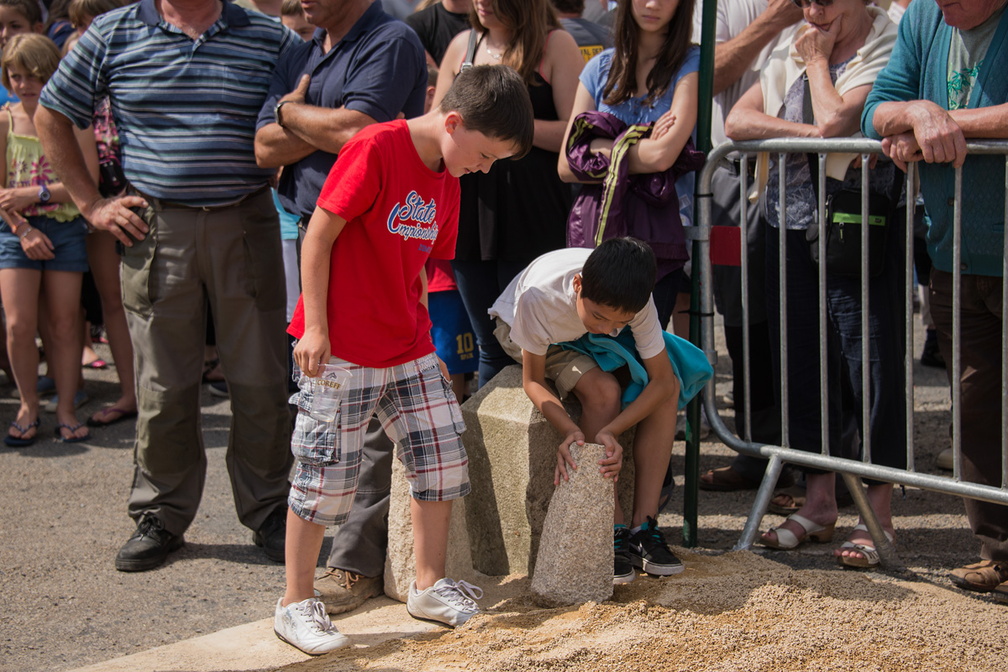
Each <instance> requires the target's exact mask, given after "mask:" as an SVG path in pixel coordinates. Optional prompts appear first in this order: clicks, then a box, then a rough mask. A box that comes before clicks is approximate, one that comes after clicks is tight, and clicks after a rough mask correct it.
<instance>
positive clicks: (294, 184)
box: [255, 0, 427, 614]
mask: <svg viewBox="0 0 1008 672" xmlns="http://www.w3.org/2000/svg"><path fill="white" fill-rule="evenodd" d="M305 17H306V18H307V19H308V21H309V22H310V23H312V24H314V25H315V26H317V27H318V28H319V29H318V30H317V31H316V32H315V36H314V38H313V39H312V40H311V41H310V42H306V43H304V45H302V46H300V47H298V48H297V49H296V50H294V51H292V52H290V53H289V54H286V55H284V56H283V57H282V58H281V59H280V62H279V63H278V64H277V69H276V71H275V72H274V75H273V80H272V82H271V84H270V92H269V96H268V97H267V99H266V102H265V104H264V105H263V107H262V110H261V112H260V114H259V122H258V131H257V132H256V137H255V148H256V158H257V160H258V162H259V165H260V166H266V167H270V168H276V167H280V166H284V168H283V173H282V175H281V178H280V187H279V192H280V200H281V203H283V205H284V207H285V208H286V209H287V210H288V211H290V212H293V213H295V214H298V215H300V216H301V217H302V222H303V223H304V224H305V225H307V222H308V220H309V219H310V217H311V214H312V212H314V210H315V202H316V201H317V200H318V196H319V192H321V190H322V184H323V183H324V182H325V179H326V177H327V176H328V174H329V170H330V168H332V165H333V163H335V161H336V156H337V154H338V153H339V151H340V149H342V147H343V144H344V143H345V142H346V141H347V140H349V139H350V138H351V137H352V136H353V135H354V133H356V132H357V131H358V130H360V129H361V128H363V127H364V126H367V125H368V124H373V123H376V122H385V121H391V120H392V119H395V118H396V117H398V116H399V115H400V114H403V115H404V116H406V117H407V118H409V117H414V116H417V115H419V114H422V113H423V106H424V98H425V95H426V90H427V66H426V60H425V55H424V49H423V46H422V45H421V44H420V40H419V38H417V36H416V34H415V33H414V32H413V31H412V30H411V29H410V28H409V27H407V26H406V25H405V24H404V23H402V22H400V21H396V20H394V19H392V18H391V17H390V16H388V15H387V14H386V13H385V12H384V11H382V6H381V3H379V2H372V0H317V1H316V2H314V3H312V4H310V5H308V6H306V7H305ZM393 452H394V451H393V450H392V447H391V446H390V445H389V439H388V438H387V437H386V436H385V432H384V431H383V430H382V428H381V424H380V423H379V422H378V421H377V420H373V421H372V422H371V425H370V426H369V427H368V434H367V439H366V440H365V446H364V455H363V462H362V465H361V474H360V482H359V487H358V490H357V495H356V497H355V498H354V504H353V509H352V510H351V512H350V517H349V518H348V519H347V521H346V523H344V524H343V525H341V526H340V527H339V528H338V529H337V531H336V534H335V535H334V537H333V543H332V550H331V552H330V554H329V560H328V562H327V563H326V566H327V571H326V573H325V574H324V575H323V576H322V577H321V578H319V579H318V580H317V581H316V584H315V587H316V589H317V590H318V591H319V593H320V599H321V600H322V601H323V602H324V603H325V605H326V610H327V611H328V612H329V613H331V614H338V613H342V612H344V611H350V610H352V609H355V608H356V607H358V606H360V604H362V603H363V602H364V601H365V600H367V599H368V598H370V597H374V596H377V595H379V594H381V592H382V575H383V572H384V567H385V553H386V547H387V545H388V507H389V492H390V490H391V473H392V464H391V460H392V454H393Z"/></svg>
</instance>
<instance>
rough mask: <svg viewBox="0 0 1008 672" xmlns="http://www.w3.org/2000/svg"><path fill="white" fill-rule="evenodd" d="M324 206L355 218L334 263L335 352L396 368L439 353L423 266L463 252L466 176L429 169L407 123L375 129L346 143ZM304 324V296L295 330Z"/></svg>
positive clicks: (297, 333) (336, 247)
mask: <svg viewBox="0 0 1008 672" xmlns="http://www.w3.org/2000/svg"><path fill="white" fill-rule="evenodd" d="M318 206H319V207H320V208H323V209H324V210H327V211H329V212H332V213H334V214H336V215H338V216H340V217H342V218H343V219H345V220H346V222H347V223H346V226H345V227H344V228H343V231H342V232H340V235H339V236H338V237H337V238H336V242H335V243H334V244H333V248H332V256H331V261H330V266H329V294H328V297H327V301H326V310H327V313H328V315H327V320H328V323H329V343H330V347H331V350H332V354H333V355H335V356H336V357H340V358H342V359H345V360H347V361H349V362H353V363H354V364H359V365H361V366H367V367H372V368H387V367H390V366H395V365H397V364H403V363H405V362H409V361H412V360H414V359H417V358H419V357H422V356H424V355H427V354H430V353H432V352H434V344H433V343H432V342H431V338H430V329H431V321H430V317H429V316H428V314H427V309H426V308H424V307H423V305H422V304H421V303H420V295H421V292H422V290H423V285H422V283H421V282H420V269H422V268H423V267H424V263H425V262H426V261H427V259H428V258H429V257H434V258H437V259H451V258H453V257H454V256H455V237H456V235H457V233H458V213H459V181H458V178H455V177H452V176H451V175H450V174H449V173H448V172H447V171H442V172H439V173H438V172H434V171H432V170H431V169H430V168H428V167H427V166H426V165H425V164H424V163H423V161H422V160H421V159H420V155H419V154H417V151H416V147H415V146H414V145H413V140H412V138H411V137H410V132H409V128H408V126H407V125H406V122H405V121H404V120H396V121H390V122H388V123H384V124H373V125H371V126H367V127H365V128H364V129H363V130H362V131H360V132H359V133H357V135H355V136H354V137H353V138H352V139H351V140H350V141H349V142H348V143H347V144H346V145H344V146H343V149H342V150H341V151H340V153H339V158H338V159H337V160H336V164H335V165H334V166H333V167H332V170H331V171H329V177H327V178H326V181H325V184H324V185H323V186H322V193H321V195H319V199H318ZM304 328H305V321H304V297H301V298H300V299H298V304H297V308H296V309H295V311H294V317H293V318H292V319H291V323H290V326H289V327H288V328H287V332H288V333H289V334H291V335H292V336H294V337H295V338H301V337H302V336H303V335H304Z"/></svg>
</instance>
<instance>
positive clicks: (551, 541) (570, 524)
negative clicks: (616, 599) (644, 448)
mask: <svg viewBox="0 0 1008 672" xmlns="http://www.w3.org/2000/svg"><path fill="white" fill-rule="evenodd" d="M571 457H573V458H574V462H575V463H576V464H579V465H581V464H585V465H587V464H593V463H595V462H597V461H598V460H601V459H602V458H603V457H605V447H604V446H602V445H600V444H597V443H586V444H585V445H583V446H578V445H574V446H571ZM612 521H613V482H612V480H611V479H606V478H603V477H602V474H601V473H599V471H598V470H597V469H587V468H581V469H578V470H576V471H574V470H572V471H571V472H570V479H569V480H566V481H561V482H560V485H558V486H557V487H556V490H555V491H554V492H553V499H552V500H551V501H550V505H549V510H548V511H547V513H546V520H545V522H544V523H543V529H542V538H543V539H544V540H545V541H544V542H543V543H541V544H539V553H538V555H537V556H536V563H535V574H534V575H533V577H532V594H533V599H534V600H535V602H536V603H537V604H539V605H541V606H544V607H562V606H568V605H572V604H583V603H585V602H602V601H604V600H608V599H609V598H610V597H612V594H613V578H612V577H613V574H612V571H613V570H612V566H613V564H612V563H613V527H612Z"/></svg>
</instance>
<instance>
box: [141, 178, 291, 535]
mask: <svg viewBox="0 0 1008 672" xmlns="http://www.w3.org/2000/svg"><path fill="white" fill-rule="evenodd" d="M148 202H150V203H151V208H149V209H148V212H147V213H146V214H147V219H148V222H149V224H150V232H149V233H148V234H147V236H146V237H145V238H144V239H143V240H141V241H138V242H137V243H135V244H134V245H133V246H132V247H130V248H127V249H125V251H124V254H123V262H122V287H123V304H124V305H125V308H126V317H127V322H128V324H129V330H130V337H131V339H132V341H133V350H134V352H135V355H134V356H135V362H136V384H137V404H138V411H139V417H138V419H137V435H136V444H135V449H134V463H135V471H134V478H133V489H132V491H131V493H130V497H129V504H128V510H129V515H130V516H131V517H132V518H134V519H139V517H140V516H141V515H143V514H144V513H153V514H154V515H156V516H157V517H158V518H160V519H161V522H162V523H164V526H165V528H166V529H167V530H169V531H170V532H172V533H174V534H182V533H183V532H185V530H186V529H187V528H188V527H189V524H190V523H191V522H192V520H193V518H194V517H195V516H196V510H197V509H198V507H199V502H200V497H201V496H202V493H203V484H204V481H205V477H206V464H207V458H206V451H205V449H204V445H203V436H202V423H201V411H200V383H201V372H202V368H203V350H204V343H205V337H206V315H207V301H209V302H210V306H211V308H212V311H213V316H214V326H215V329H216V334H217V347H218V350H219V352H220V360H221V365H222V366H223V369H224V373H225V375H226V376H227V382H228V390H229V392H230V397H231V410H232V419H231V428H230V435H229V438H228V447H227V454H226V457H225V461H226V464H227V468H228V473H229V475H230V477H231V488H232V492H233V494H234V500H235V508H236V510H237V513H238V518H239V520H240V521H241V522H242V523H243V524H244V525H246V526H247V527H249V528H251V529H253V530H254V529H258V527H259V526H260V525H262V523H263V521H265V519H266V517H267V516H268V515H269V514H270V513H271V512H272V511H273V510H274V509H275V508H277V507H285V506H286V500H287V494H288V491H289V484H288V480H287V479H288V476H289V473H290V468H291V464H292V462H293V457H292V455H291V452H290V414H289V411H288V408H287V384H286V373H287V366H286V348H287V342H286V335H285V333H284V329H285V315H284V307H285V299H286V297H285V289H284V282H283V261H282V257H281V248H280V230H279V221H278V219H277V215H276V210H275V208H274V207H273V203H272V199H271V197H270V192H269V190H268V189H263V190H261V191H259V192H256V193H254V194H252V195H250V196H248V197H247V198H245V199H244V200H243V201H241V202H239V203H237V204H235V205H231V206H226V207H222V208H209V209H204V208H189V207H184V206H180V205H173V204H167V203H159V202H158V201H157V199H153V198H148Z"/></svg>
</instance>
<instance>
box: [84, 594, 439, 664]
mask: <svg viewBox="0 0 1008 672" xmlns="http://www.w3.org/2000/svg"><path fill="white" fill-rule="evenodd" d="M333 623H334V624H335V625H336V627H338V628H339V629H340V631H341V632H343V633H345V634H347V635H348V636H349V637H350V638H351V642H352V646H353V647H355V648H365V647H370V646H375V645H377V644H381V643H382V642H385V641H388V640H390V639H402V638H404V637H412V636H414V635H419V634H423V633H425V632H430V631H433V630H443V629H444V628H442V627H440V626H438V625H435V624H433V623H426V622H424V621H418V620H416V619H414V618H412V617H411V616H410V615H409V614H408V613H406V605H404V604H402V603H401V602H396V601H394V600H391V599H389V598H387V597H378V598H375V599H373V600H369V601H368V602H367V604H366V605H365V606H364V607H362V608H360V609H358V610H357V611H354V612H352V613H350V614H341V615H339V616H334V617H333ZM312 658H313V657H312V656H308V655H306V654H303V653H301V652H300V651H298V650H297V649H295V648H294V647H292V646H290V645H289V644H286V643H285V642H282V641H280V640H279V639H278V638H277V636H276V634H274V632H273V619H272V618H264V619H263V620H261V621H255V622H252V623H247V624H245V625H238V626H235V627H233V628H227V629H226V630H221V631H219V632H215V633H212V634H209V635H203V636H201V637H193V638H192V639H186V640H183V641H181V642H176V643H174V644H167V645H165V646H159V647H157V648H154V649H150V650H149V651H143V652H140V653H134V654H131V655H129V656H123V657H121V658H115V659H112V660H108V661H105V662H101V663H95V664H94V665H88V666H86V667H80V668H77V669H75V670H71V671H70V672H225V671H226V672H264V671H265V670H278V669H281V668H284V667H287V666H288V665H292V664H294V663H300V662H304V661H306V660H311V659H312Z"/></svg>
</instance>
